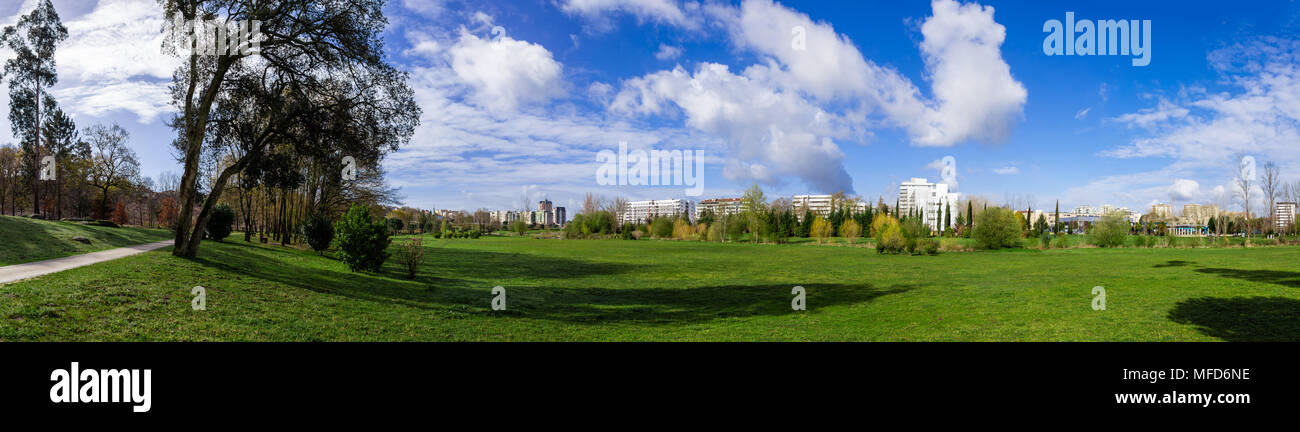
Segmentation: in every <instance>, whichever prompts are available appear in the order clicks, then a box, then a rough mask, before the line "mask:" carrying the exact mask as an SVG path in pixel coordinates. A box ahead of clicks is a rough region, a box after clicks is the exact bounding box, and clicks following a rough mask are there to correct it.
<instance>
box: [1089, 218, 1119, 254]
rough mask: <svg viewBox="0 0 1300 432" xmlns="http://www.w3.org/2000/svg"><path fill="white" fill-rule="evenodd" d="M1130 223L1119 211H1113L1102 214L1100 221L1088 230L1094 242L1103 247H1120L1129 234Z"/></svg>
mask: <svg viewBox="0 0 1300 432" xmlns="http://www.w3.org/2000/svg"><path fill="white" fill-rule="evenodd" d="M1128 231H1129V223H1128V218H1125V217H1124V216H1123V215H1122V214H1120V213H1119V212H1111V213H1110V214H1107V215H1105V216H1102V218H1101V220H1100V221H1097V223H1095V224H1093V225H1092V229H1091V230H1089V232H1088V237H1089V238H1091V240H1092V244H1095V245H1097V246H1101V247H1119V246H1123V245H1124V239H1125V237H1127V236H1128Z"/></svg>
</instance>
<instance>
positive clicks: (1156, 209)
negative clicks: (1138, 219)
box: [1151, 204, 1174, 218]
mask: <svg viewBox="0 0 1300 432" xmlns="http://www.w3.org/2000/svg"><path fill="white" fill-rule="evenodd" d="M1151 216H1154V217H1158V218H1172V217H1174V206H1171V205H1169V204H1155V205H1152V206H1151Z"/></svg>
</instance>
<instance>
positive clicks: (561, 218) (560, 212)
mask: <svg viewBox="0 0 1300 432" xmlns="http://www.w3.org/2000/svg"><path fill="white" fill-rule="evenodd" d="M551 214H552V215H554V216H553V217H552V218H551V220H552V221H553V222H554V223H555V224H556V225H564V222H565V221H566V220H567V218H568V215H567V214H565V211H564V207H556V208H555V210H553V211H551Z"/></svg>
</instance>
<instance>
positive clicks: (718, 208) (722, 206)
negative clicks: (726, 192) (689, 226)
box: [694, 198, 741, 221]
mask: <svg viewBox="0 0 1300 432" xmlns="http://www.w3.org/2000/svg"><path fill="white" fill-rule="evenodd" d="M706 211H707V212H712V213H713V216H714V217H723V216H728V215H734V214H740V211H741V199H740V198H714V199H706V200H704V201H700V203H699V204H697V205H696V206H695V218H694V220H697V221H698V220H700V216H701V215H703V214H704V212H706Z"/></svg>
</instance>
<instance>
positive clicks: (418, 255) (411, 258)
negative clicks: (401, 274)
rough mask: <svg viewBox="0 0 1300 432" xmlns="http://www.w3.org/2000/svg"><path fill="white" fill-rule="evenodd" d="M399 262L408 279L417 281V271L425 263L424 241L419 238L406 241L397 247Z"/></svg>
mask: <svg viewBox="0 0 1300 432" xmlns="http://www.w3.org/2000/svg"><path fill="white" fill-rule="evenodd" d="M397 262H398V263H401V264H402V269H403V270H406V278H407V279H415V272H416V270H419V269H420V264H423V263H424V240H422V239H421V238H420V237H419V236H416V237H411V238H408V239H406V241H404V242H402V243H401V244H400V245H398V247H397Z"/></svg>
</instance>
